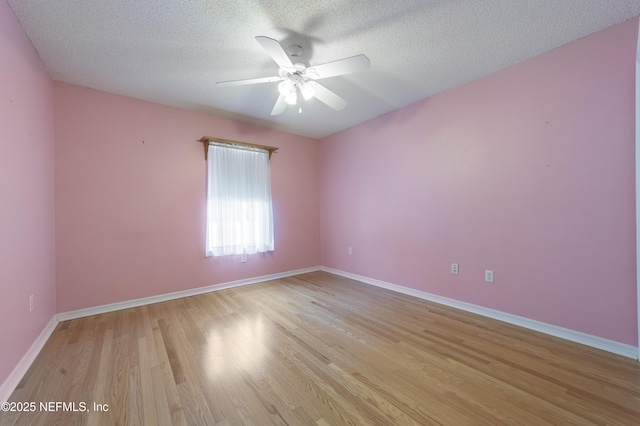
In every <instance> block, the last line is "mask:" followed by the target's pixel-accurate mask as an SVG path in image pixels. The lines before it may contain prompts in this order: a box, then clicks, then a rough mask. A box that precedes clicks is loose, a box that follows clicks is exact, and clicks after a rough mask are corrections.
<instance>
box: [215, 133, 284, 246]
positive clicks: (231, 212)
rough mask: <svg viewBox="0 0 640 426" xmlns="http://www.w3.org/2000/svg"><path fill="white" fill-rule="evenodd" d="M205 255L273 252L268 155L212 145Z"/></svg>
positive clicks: (262, 151) (255, 151)
mask: <svg viewBox="0 0 640 426" xmlns="http://www.w3.org/2000/svg"><path fill="white" fill-rule="evenodd" d="M208 169H209V170H208V176H209V178H208V188H207V193H208V194H207V238H206V240H207V241H206V244H207V246H206V255H207V256H223V255H228V254H242V253H247V254H251V253H256V252H265V251H273V210H272V206H271V173H270V170H269V152H268V151H265V150H259V149H252V148H244V147H242V148H236V147H233V146H229V145H223V144H220V145H214V144H212V145H209V150H208Z"/></svg>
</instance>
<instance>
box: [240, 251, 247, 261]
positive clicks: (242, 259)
mask: <svg viewBox="0 0 640 426" xmlns="http://www.w3.org/2000/svg"><path fill="white" fill-rule="evenodd" d="M246 261H247V254H246V253H242V254H241V255H240V262H241V263H246Z"/></svg>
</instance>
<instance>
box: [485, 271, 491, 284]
mask: <svg viewBox="0 0 640 426" xmlns="http://www.w3.org/2000/svg"><path fill="white" fill-rule="evenodd" d="M484 280H485V282H488V283H492V282H493V271H490V270H489V269H487V270H485V271H484Z"/></svg>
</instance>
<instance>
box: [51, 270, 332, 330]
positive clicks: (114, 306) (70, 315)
mask: <svg viewBox="0 0 640 426" xmlns="http://www.w3.org/2000/svg"><path fill="white" fill-rule="evenodd" d="M319 270H320V267H319V266H314V267H311V268H304V269H295V270H293V271H287V272H280V273H278V274H271V275H263V276H260V277H253V278H247V279H244V280H238V281H230V282H227V283H221V284H214V285H210V286H206V287H198V288H192V289H189V290H182V291H176V292H174V293H166V294H159V295H157V296H150V297H143V298H141V299H133V300H125V301H124V302H116V303H110V304H108V305H101V306H95V307H92V308H85V309H78V310H76V311H69V312H62V313H59V314H58V315H56V318H57V319H58V321H68V320H72V319H76V318H82V317H88V316H90V315H97V314H104V313H106V312H113V311H119V310H121V309H129V308H135V307H137V306H144V305H150V304H152V303H159V302H166V301H167V300H174V299H181V298H183V297H189V296H195V295H198V294H204V293H211V292H212V291H219V290H224V289H227V288H233V287H240V286H244V285H250V284H257V283H261V282H264V281H270V280H277V279H280V278H286V277H291V276H293V275H300V274H306V273H308V272H315V271H319Z"/></svg>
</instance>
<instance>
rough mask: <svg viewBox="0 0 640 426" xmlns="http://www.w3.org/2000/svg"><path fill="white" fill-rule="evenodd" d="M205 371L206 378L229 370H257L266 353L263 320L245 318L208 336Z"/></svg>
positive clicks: (259, 318)
mask: <svg viewBox="0 0 640 426" xmlns="http://www.w3.org/2000/svg"><path fill="white" fill-rule="evenodd" d="M207 340H208V347H207V356H208V359H207V363H206V365H205V371H206V373H207V376H208V377H209V378H215V377H218V376H220V375H221V374H224V373H227V372H229V371H230V369H234V370H235V369H240V370H244V371H251V370H253V369H255V368H258V367H260V363H261V362H262V359H263V357H264V355H265V353H266V348H265V343H266V342H265V330H264V323H263V320H262V316H261V315H258V316H257V317H255V318H244V319H242V320H240V321H238V323H237V324H235V325H234V326H231V327H226V328H224V329H214V330H212V331H211V332H210V333H209V337H208V339H207Z"/></svg>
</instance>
